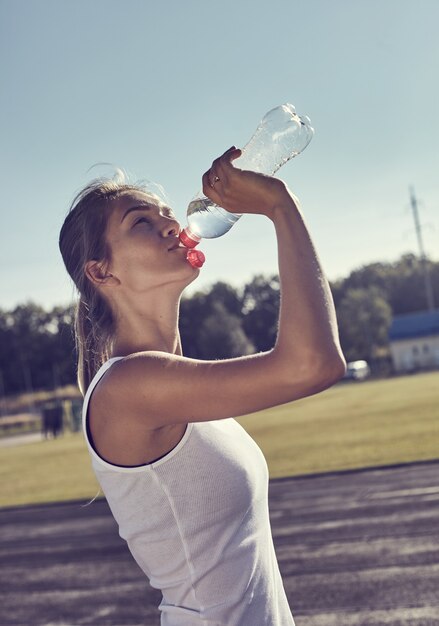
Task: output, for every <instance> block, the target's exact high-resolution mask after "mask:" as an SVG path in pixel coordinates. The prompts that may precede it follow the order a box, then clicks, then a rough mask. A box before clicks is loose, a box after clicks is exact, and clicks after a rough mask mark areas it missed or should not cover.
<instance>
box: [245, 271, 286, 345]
mask: <svg viewBox="0 0 439 626" xmlns="http://www.w3.org/2000/svg"><path fill="white" fill-rule="evenodd" d="M279 302H280V289H279V277H278V276H276V275H275V276H271V277H265V276H262V275H257V276H255V277H254V278H253V280H252V281H251V282H249V283H248V284H247V285H245V287H244V293H243V301H242V311H243V314H244V320H243V328H244V331H245V333H246V335H247V337H248V338H249V339H250V341H251V342H252V343H253V344H254V346H255V348H256V350H257V351H266V350H270V349H271V348H272V347H273V346H274V344H275V342H276V337H277V328H278V318H279Z"/></svg>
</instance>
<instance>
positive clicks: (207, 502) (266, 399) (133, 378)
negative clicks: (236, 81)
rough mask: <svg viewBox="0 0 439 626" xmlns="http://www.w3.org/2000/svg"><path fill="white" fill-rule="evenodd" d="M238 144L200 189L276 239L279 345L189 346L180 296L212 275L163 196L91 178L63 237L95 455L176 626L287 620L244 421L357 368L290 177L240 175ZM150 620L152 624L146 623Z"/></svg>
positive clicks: (260, 477) (86, 423) (257, 625)
mask: <svg viewBox="0 0 439 626" xmlns="http://www.w3.org/2000/svg"><path fill="white" fill-rule="evenodd" d="M240 154H241V152H240V150H237V149H236V148H231V149H230V150H228V151H227V152H225V153H224V154H223V155H222V156H221V157H220V158H218V159H216V160H215V161H214V162H213V164H212V167H211V168H210V169H209V170H208V171H207V172H206V173H205V174H204V176H203V191H204V193H205V195H206V196H207V197H208V198H210V199H211V200H212V201H213V202H215V203H217V204H219V205H221V206H223V207H224V208H225V209H226V210H228V211H232V212H235V213H258V214H262V215H266V216H267V217H268V218H269V219H270V220H271V221H272V223H273V224H274V228H275V230H276V235H277V242H278V254H279V273H280V285H281V304H280V315H279V330H278V337H277V340H276V344H275V346H274V347H273V349H271V350H268V351H266V352H261V353H259V354H252V355H246V356H242V357H238V358H232V359H224V360H211V361H203V360H197V359H192V358H186V357H184V356H183V355H182V349H181V342H180V334H179V327H178V324H179V303H180V298H181V295H182V292H183V290H184V289H185V287H187V286H188V285H189V284H190V283H192V282H193V281H194V280H195V279H196V278H197V277H198V275H199V273H200V269H198V268H194V267H192V266H191V265H190V264H189V262H188V261H187V260H186V251H185V249H184V248H181V247H179V232H180V224H179V223H178V221H177V219H176V218H175V216H174V214H173V212H172V210H171V209H170V208H169V207H167V206H166V205H165V204H164V203H163V202H162V201H161V200H160V199H159V198H158V197H156V196H155V195H153V194H151V193H149V192H148V191H147V190H146V189H144V188H143V187H141V186H137V185H130V184H127V183H125V182H124V181H123V180H102V179H101V180H98V181H94V182H92V183H90V184H89V185H88V186H87V187H86V188H85V189H83V190H82V191H81V192H80V193H79V194H78V195H77V196H76V198H75V200H74V202H73V205H72V207H71V209H70V212H69V214H68V216H67V218H66V220H65V222H64V224H63V227H62V229H61V234H60V249H61V253H62V256H63V259H64V263H65V265H66V268H67V271H68V272H69V274H70V276H71V278H72V279H73V281H74V282H75V285H76V287H77V289H78V291H79V301H78V308H77V313H76V322H75V323H76V338H77V346H78V350H79V363H78V377H79V384H80V388H81V390H82V393H83V394H85V398H84V410H83V427H84V433H85V437H86V441H87V444H88V446H89V451H90V454H91V457H92V459H91V460H92V465H93V468H94V471H95V473H96V476H97V479H98V481H99V483H100V485H101V488H102V490H103V492H104V494H105V496H106V499H107V501H108V504H109V506H110V509H111V511H112V513H113V515H114V518H115V519H116V521H117V523H118V525H119V533H120V536H121V537H123V538H124V539H125V540H126V541H127V544H128V547H129V549H130V551H131V553H132V555H133V557H134V559H135V560H136V561H137V563H138V564H139V566H140V567H141V568H142V570H143V571H144V572H145V574H146V576H147V577H148V579H149V581H150V584H151V585H152V586H153V587H155V588H157V589H160V590H161V591H162V595H163V598H162V602H161V604H160V606H159V609H160V610H161V624H162V625H163V626H164V625H166V626H183V625H184V626H196V625H197V624H200V625H201V624H205V625H206V626H207V624H212V626H213V625H214V624H215V625H218V626H219V625H220V624H221V625H224V626H225V625H227V626H275V625H276V626H288V625H293V624H294V620H293V617H292V614H291V610H290V607H289V605H288V601H287V597H286V594H285V591H284V586H283V582H282V579H281V575H280V572H279V568H278V562H277V559H276V554H275V551H274V546H273V539H272V533H271V527H270V521H269V511H268V498H267V490H268V478H269V476H268V469H267V464H266V461H265V458H264V456H263V453H262V451H261V450H260V448H259V447H258V446H257V444H256V443H255V441H254V440H253V439H252V438H251V437H250V436H249V435H248V434H247V433H246V431H245V430H244V429H243V428H242V427H241V426H240V425H239V424H238V422H237V421H236V420H235V419H234V417H236V416H242V415H245V414H248V413H253V412H255V411H259V410H262V409H266V408H269V407H273V406H277V405H280V404H284V403H287V402H291V401H292V400H296V399H297V398H303V397H305V396H310V395H312V394H315V393H318V392H319V391H322V390H323V389H326V388H327V387H329V386H331V385H332V384H334V383H335V382H336V381H338V380H339V379H340V378H341V377H342V376H343V374H344V372H345V361H344V358H343V355H342V352H341V349H340V345H339V339H338V331H337V323H336V317H335V312H334V306H333V301H332V297H331V293H330V289H329V286H328V282H327V280H326V279H325V277H324V274H323V270H322V268H321V266H320V262H319V259H318V257H317V255H316V252H315V250H314V246H313V244H312V242H311V240H310V236H309V234H308V231H307V228H306V226H305V224H304V221H303V217H302V215H301V212H300V210H299V208H298V205H297V200H296V199H295V198H294V196H293V195H292V194H291V193H290V191H289V190H288V188H287V186H286V185H285V183H283V182H282V181H281V180H279V179H276V178H272V177H268V176H264V175H262V174H257V173H254V172H248V171H241V170H239V169H237V168H236V167H235V166H234V165H233V164H232V161H233V160H234V159H236V158H237V157H239V156H240ZM139 619H141V618H140V617H139Z"/></svg>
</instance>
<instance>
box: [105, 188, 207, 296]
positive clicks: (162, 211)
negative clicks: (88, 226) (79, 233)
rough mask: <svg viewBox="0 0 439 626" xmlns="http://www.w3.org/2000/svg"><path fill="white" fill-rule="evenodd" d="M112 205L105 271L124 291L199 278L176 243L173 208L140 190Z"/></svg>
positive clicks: (120, 198) (122, 197) (125, 194)
mask: <svg viewBox="0 0 439 626" xmlns="http://www.w3.org/2000/svg"><path fill="white" fill-rule="evenodd" d="M112 205H113V206H112V211H111V215H110V217H109V220H108V224H107V229H106V240H107V243H108V245H109V249H110V260H109V265H108V272H110V273H111V274H112V275H113V276H115V277H116V278H117V279H118V280H119V281H120V285H121V286H122V287H123V288H124V290H129V291H133V292H137V293H139V292H143V291H147V290H148V289H150V288H151V287H159V286H162V285H165V284H168V283H171V282H174V283H175V282H178V283H180V284H183V285H184V286H186V285H187V284H189V283H190V282H192V281H193V280H194V279H195V278H196V277H197V276H198V274H199V272H200V270H199V269H196V268H193V267H192V266H191V265H190V263H189V262H188V261H187V260H186V254H187V248H185V247H184V246H182V245H181V244H180V242H179V239H178V235H179V233H180V230H181V228H180V224H179V223H178V221H177V219H176V218H175V216H174V214H173V212H172V209H170V208H169V207H167V206H166V205H165V204H163V203H162V202H161V201H160V200H159V199H158V198H156V197H155V196H151V195H149V194H147V193H144V192H142V191H129V192H126V193H124V194H123V195H121V196H120V197H119V198H117V199H116V200H114V201H113V203H112Z"/></svg>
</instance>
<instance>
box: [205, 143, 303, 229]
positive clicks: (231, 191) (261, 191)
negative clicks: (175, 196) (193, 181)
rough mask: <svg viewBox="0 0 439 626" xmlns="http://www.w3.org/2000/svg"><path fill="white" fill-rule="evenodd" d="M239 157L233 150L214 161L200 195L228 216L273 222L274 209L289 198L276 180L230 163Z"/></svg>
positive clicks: (285, 190)
mask: <svg viewBox="0 0 439 626" xmlns="http://www.w3.org/2000/svg"><path fill="white" fill-rule="evenodd" d="M241 154H242V151H241V150H240V149H239V148H235V147H234V146H233V147H232V148H230V149H229V150H227V151H226V152H225V153H224V154H223V155H222V156H221V157H219V158H218V159H215V161H214V162H213V163H212V167H211V168H210V169H209V170H208V171H207V172H205V173H204V175H203V179H202V180H203V193H204V194H205V196H206V197H207V198H209V199H210V200H212V202H214V203H215V204H217V205H219V206H221V207H223V208H224V209H226V210H227V211H229V212H230V213H239V214H243V213H255V214H260V215H266V216H267V217H269V218H271V219H272V218H273V210H274V208H275V207H276V206H277V205H279V204H282V203H285V202H286V201H288V200H289V201H291V198H292V196H291V194H290V193H289V191H288V188H287V186H286V184H285V183H284V182H283V181H281V180H279V179H278V178H274V177H272V176H267V175H266V174H261V173H259V172H254V171H249V170H241V169H239V168H237V167H235V166H234V165H233V163H232V162H233V161H234V160H235V159H238V158H239V157H240V156H241Z"/></svg>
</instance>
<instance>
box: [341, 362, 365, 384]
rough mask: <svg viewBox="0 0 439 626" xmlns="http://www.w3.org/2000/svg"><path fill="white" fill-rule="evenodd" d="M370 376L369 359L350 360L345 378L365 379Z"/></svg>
mask: <svg viewBox="0 0 439 626" xmlns="http://www.w3.org/2000/svg"><path fill="white" fill-rule="evenodd" d="M369 376H370V367H369V364H368V362H367V361H350V362H349V363H347V364H346V374H345V375H344V378H346V379H348V380H364V379H365V378H368V377H369Z"/></svg>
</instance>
